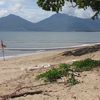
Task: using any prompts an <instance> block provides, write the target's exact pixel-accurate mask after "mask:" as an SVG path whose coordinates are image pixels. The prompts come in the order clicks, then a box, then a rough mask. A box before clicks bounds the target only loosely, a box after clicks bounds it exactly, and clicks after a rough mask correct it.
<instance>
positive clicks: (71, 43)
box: [0, 32, 100, 57]
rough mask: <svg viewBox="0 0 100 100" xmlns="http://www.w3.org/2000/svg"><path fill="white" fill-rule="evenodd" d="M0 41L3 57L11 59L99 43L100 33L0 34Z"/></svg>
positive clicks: (0, 53)
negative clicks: (3, 49)
mask: <svg viewBox="0 0 100 100" xmlns="http://www.w3.org/2000/svg"><path fill="white" fill-rule="evenodd" d="M0 40H3V42H4V44H5V45H6V48H5V56H6V57H13V56H21V55H28V54H32V53H38V52H44V51H48V50H56V49H63V48H71V47H77V46H84V45H89V44H95V43H100V32H0ZM0 57H2V50H1V49H0Z"/></svg>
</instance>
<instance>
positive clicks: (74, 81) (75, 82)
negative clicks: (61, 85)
mask: <svg viewBox="0 0 100 100" xmlns="http://www.w3.org/2000/svg"><path fill="white" fill-rule="evenodd" d="M67 83H68V84H69V85H71V86H72V85H76V84H78V83H79V81H78V80H76V79H75V75H74V74H73V73H72V74H70V78H68V80H67Z"/></svg>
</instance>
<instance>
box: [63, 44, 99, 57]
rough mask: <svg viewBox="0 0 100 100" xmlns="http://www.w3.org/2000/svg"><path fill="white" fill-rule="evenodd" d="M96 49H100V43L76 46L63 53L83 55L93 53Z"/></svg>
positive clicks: (65, 54)
mask: <svg viewBox="0 0 100 100" xmlns="http://www.w3.org/2000/svg"><path fill="white" fill-rule="evenodd" d="M96 51H100V44H96V45H93V46H85V47H81V48H76V49H74V50H71V51H65V52H63V53H62V56H71V55H73V56H81V55H84V54H88V53H93V52H96Z"/></svg>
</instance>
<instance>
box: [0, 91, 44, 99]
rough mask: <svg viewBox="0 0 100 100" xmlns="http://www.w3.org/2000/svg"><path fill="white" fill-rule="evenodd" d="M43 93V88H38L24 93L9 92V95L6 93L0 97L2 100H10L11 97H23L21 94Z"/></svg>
mask: <svg viewBox="0 0 100 100" xmlns="http://www.w3.org/2000/svg"><path fill="white" fill-rule="evenodd" d="M41 93H43V91H42V90H37V91H33V92H23V93H19V94H13V93H12V94H9V95H4V96H1V97H0V100H8V99H9V98H17V97H21V96H25V95H34V94H41Z"/></svg>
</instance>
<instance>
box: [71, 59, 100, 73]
mask: <svg viewBox="0 0 100 100" xmlns="http://www.w3.org/2000/svg"><path fill="white" fill-rule="evenodd" d="M99 65H100V61H96V60H92V59H89V58H88V59H85V60H81V61H75V62H73V64H72V66H74V69H75V71H78V72H82V71H89V70H92V69H93V68H95V67H97V66H99Z"/></svg>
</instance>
